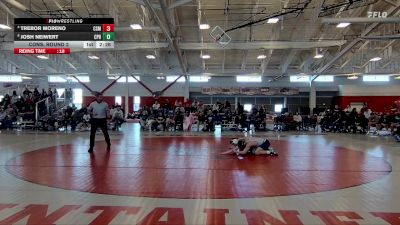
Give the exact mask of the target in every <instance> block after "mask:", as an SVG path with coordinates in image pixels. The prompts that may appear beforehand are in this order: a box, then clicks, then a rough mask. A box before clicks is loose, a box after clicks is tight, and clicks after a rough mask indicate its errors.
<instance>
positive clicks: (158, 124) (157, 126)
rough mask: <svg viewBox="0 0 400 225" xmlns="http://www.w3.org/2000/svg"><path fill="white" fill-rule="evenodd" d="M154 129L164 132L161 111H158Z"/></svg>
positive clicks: (163, 120) (163, 119) (163, 118)
mask: <svg viewBox="0 0 400 225" xmlns="http://www.w3.org/2000/svg"><path fill="white" fill-rule="evenodd" d="M154 129H155V130H162V131H164V130H165V117H164V115H163V113H162V111H158V115H157V118H156V123H155V127H154Z"/></svg>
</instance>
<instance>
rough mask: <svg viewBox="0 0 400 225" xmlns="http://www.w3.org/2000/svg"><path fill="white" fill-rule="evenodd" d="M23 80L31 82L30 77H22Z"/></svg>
mask: <svg viewBox="0 0 400 225" xmlns="http://www.w3.org/2000/svg"><path fill="white" fill-rule="evenodd" d="M21 78H22V79H23V80H32V77H27V76H23V77H21Z"/></svg>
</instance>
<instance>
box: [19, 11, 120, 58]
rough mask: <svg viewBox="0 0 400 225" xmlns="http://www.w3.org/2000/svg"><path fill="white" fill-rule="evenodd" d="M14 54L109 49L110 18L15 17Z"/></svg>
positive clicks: (111, 43)
mask: <svg viewBox="0 0 400 225" xmlns="http://www.w3.org/2000/svg"><path fill="white" fill-rule="evenodd" d="M14 31H15V32H14V54H69V53H70V52H71V50H79V49H89V50H90V49H93V50H96V49H108V48H109V49H113V48H114V37H115V34H114V19H113V18H15V20H14Z"/></svg>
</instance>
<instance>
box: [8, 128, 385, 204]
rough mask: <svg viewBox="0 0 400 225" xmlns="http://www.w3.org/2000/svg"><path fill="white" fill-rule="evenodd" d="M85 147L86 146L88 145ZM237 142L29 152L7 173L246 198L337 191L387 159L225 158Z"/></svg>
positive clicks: (91, 187)
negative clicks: (229, 148) (225, 154)
mask: <svg viewBox="0 0 400 225" xmlns="http://www.w3.org/2000/svg"><path fill="white" fill-rule="evenodd" d="M81 142H82V141H81ZM228 143H229V138H226V137H225V138H224V137H223V138H214V137H148V138H143V137H140V136H137V137H132V138H131V139H123V140H121V141H118V142H113V145H112V150H111V153H109V154H108V153H107V152H106V151H105V149H106V144H105V143H104V142H97V143H96V146H95V152H94V154H93V155H92V156H91V155H90V154H88V153H87V149H88V143H87V141H84V142H83V143H78V141H77V142H76V143H74V144H71V145H63V146H54V147H51V148H45V149H39V150H36V151H32V152H28V153H25V154H22V155H20V156H18V157H16V158H14V159H12V160H10V161H9V162H8V163H7V165H6V168H7V170H8V171H9V172H10V173H12V174H14V175H15V176H17V177H19V178H21V179H24V180H27V181H30V182H33V183H37V184H41V185H46V186H50V187H56V188H63V189H70V190H78V191H83V192H91V193H100V194H112V195H126V196H138V197H156V198H192V199H194V198H214V199H225V198H245V197H266V196H281V195H297V194H305V193H314V192H322V191H330V190H336V189H342V188H347V187H352V186H356V185H361V184H364V183H367V182H371V181H374V180H377V179H379V178H381V177H383V176H385V175H387V174H389V173H390V171H391V166H390V165H389V164H388V163H387V162H386V161H385V160H384V159H383V158H378V157H374V156H371V155H368V154H365V153H363V152H359V151H354V150H349V149H346V148H341V147H334V146H329V145H327V144H326V143H319V145H313V144H310V143H308V142H304V141H303V142H294V141H271V143H272V146H274V147H275V149H277V151H278V152H279V157H275V158H274V157H268V156H257V157H256V156H246V157H245V159H243V160H238V159H237V158H236V156H221V155H219V153H220V152H222V151H225V150H227V149H228V147H229V144H228Z"/></svg>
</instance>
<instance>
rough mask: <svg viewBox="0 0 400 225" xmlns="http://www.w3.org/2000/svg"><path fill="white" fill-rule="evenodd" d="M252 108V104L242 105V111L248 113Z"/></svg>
mask: <svg viewBox="0 0 400 225" xmlns="http://www.w3.org/2000/svg"><path fill="white" fill-rule="evenodd" d="M252 108H253V105H252V104H244V105H243V109H244V111H247V112H250V111H251V109H252Z"/></svg>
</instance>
